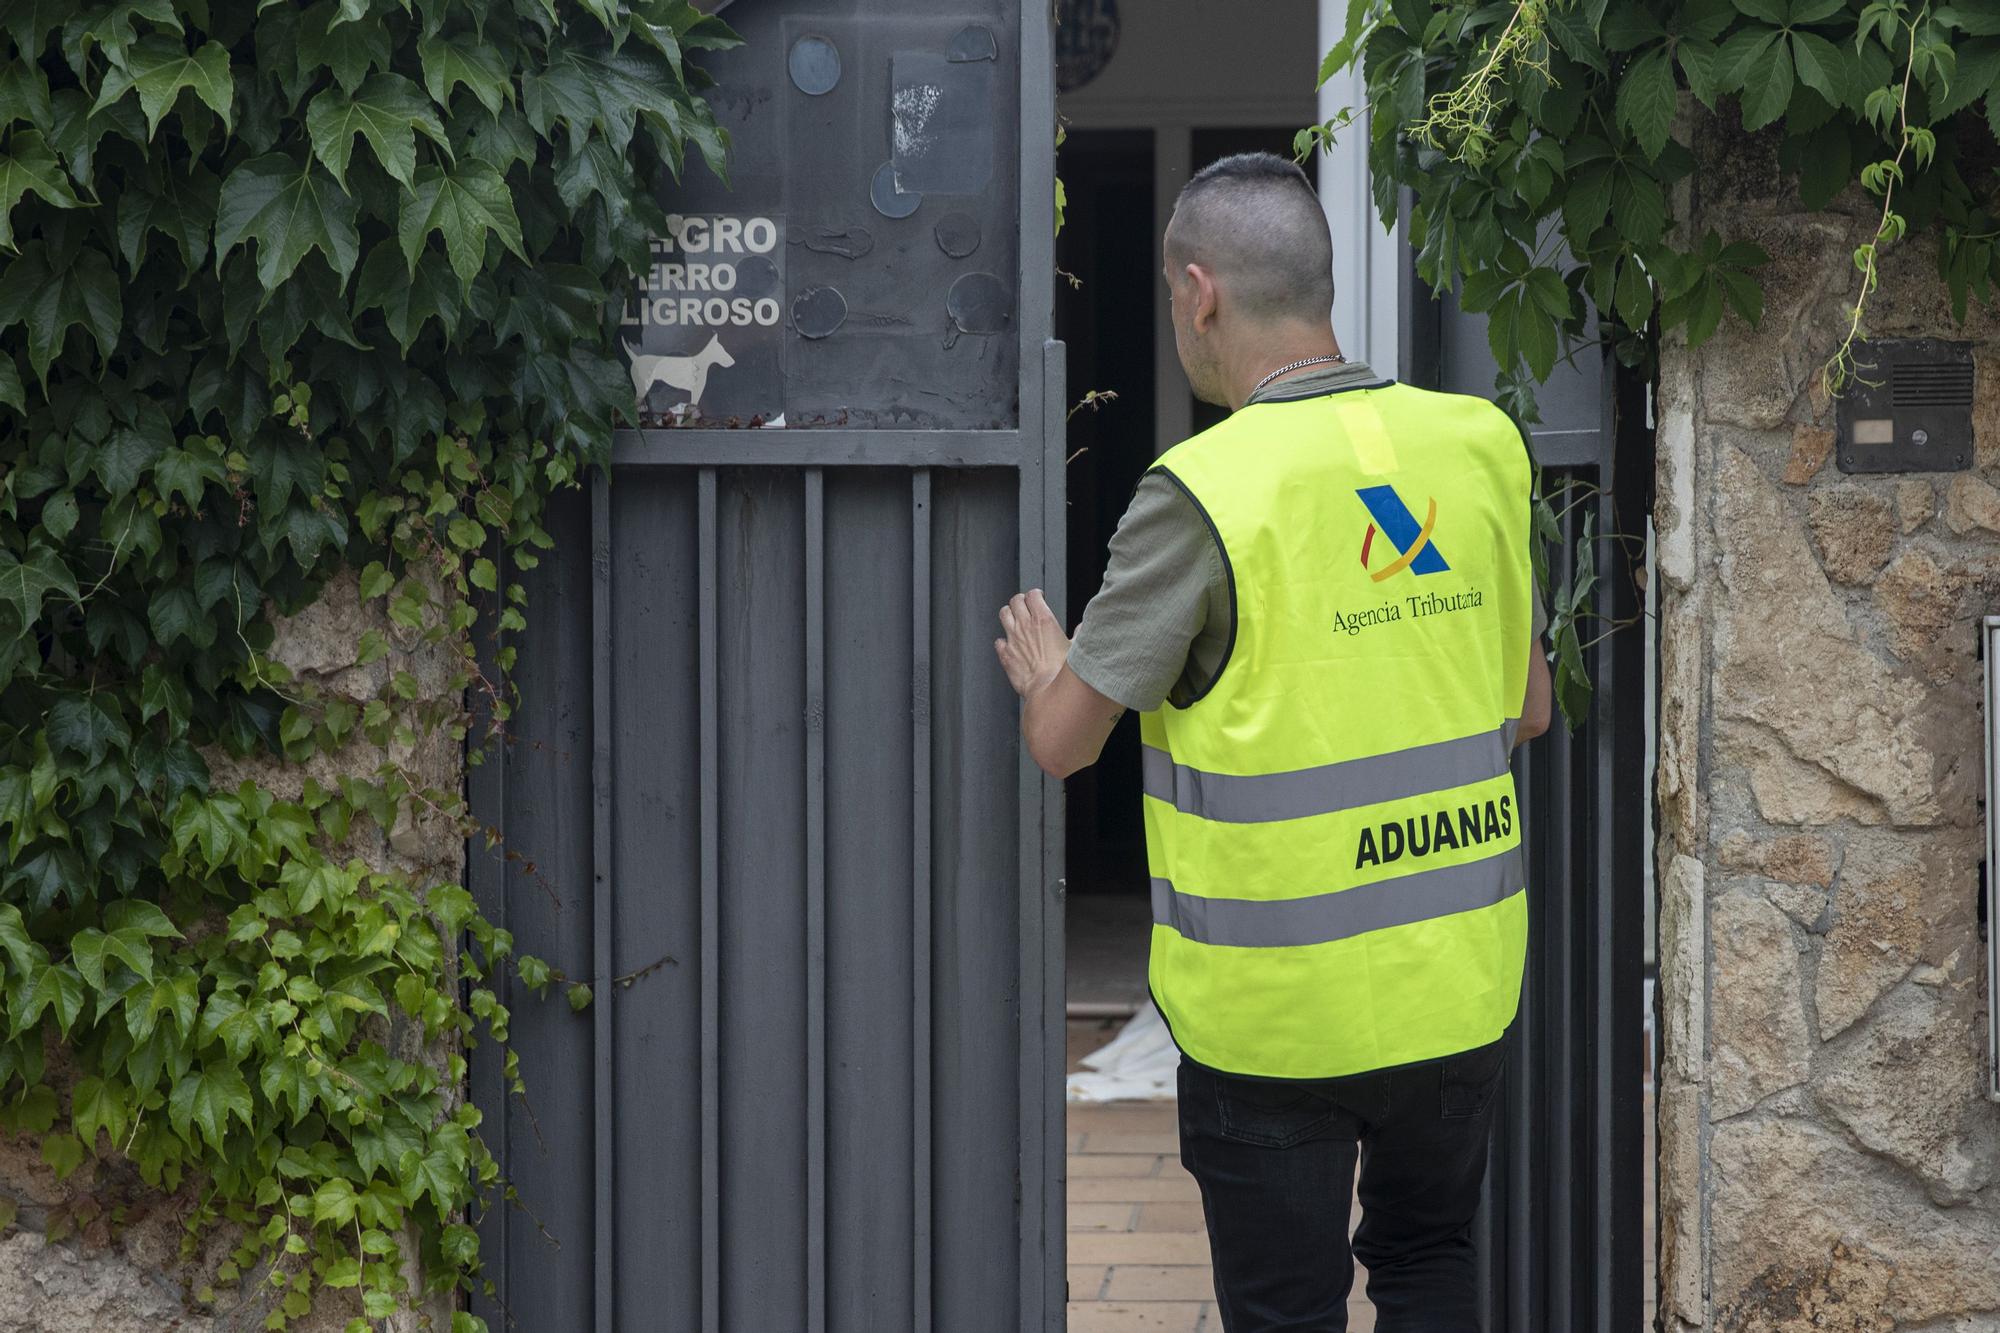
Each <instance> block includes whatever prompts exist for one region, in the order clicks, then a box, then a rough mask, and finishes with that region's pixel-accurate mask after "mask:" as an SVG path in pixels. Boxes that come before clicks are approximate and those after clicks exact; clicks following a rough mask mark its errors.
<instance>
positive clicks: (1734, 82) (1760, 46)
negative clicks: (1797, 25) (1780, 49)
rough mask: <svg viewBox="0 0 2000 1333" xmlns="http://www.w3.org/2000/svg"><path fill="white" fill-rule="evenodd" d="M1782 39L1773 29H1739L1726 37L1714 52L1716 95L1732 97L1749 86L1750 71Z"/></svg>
mask: <svg viewBox="0 0 2000 1333" xmlns="http://www.w3.org/2000/svg"><path fill="white" fill-rule="evenodd" d="M1781 36H1782V34H1780V33H1779V32H1778V30H1777V29H1775V28H1739V29H1738V30H1737V31H1735V32H1732V33H1730V34H1729V36H1728V38H1726V39H1725V40H1724V41H1723V43H1722V46H1721V48H1720V49H1719V50H1718V51H1717V52H1716V57H1715V77H1716V87H1717V89H1718V90H1719V91H1721V92H1725V93H1733V92H1736V91H1738V90H1739V89H1741V88H1742V87H1743V86H1744V85H1745V84H1746V83H1748V82H1749V80H1750V76H1751V71H1752V70H1753V69H1755V68H1756V66H1757V63H1758V62H1759V61H1761V60H1763V59H1764V58H1765V57H1766V56H1767V55H1768V54H1769V52H1770V50H1771V47H1772V46H1773V45H1774V44H1776V43H1777V42H1778V41H1779V38H1780V37H1781Z"/></svg>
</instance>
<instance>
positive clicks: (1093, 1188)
mask: <svg viewBox="0 0 2000 1333" xmlns="http://www.w3.org/2000/svg"><path fill="white" fill-rule="evenodd" d="M1069 1201H1070V1202H1071V1203H1072V1204H1075V1203H1154V1202H1167V1203H1183V1202H1193V1203H1200V1202H1201V1188H1200V1187H1199V1186H1198V1185H1196V1184H1195V1183H1194V1177H1193V1176H1190V1175H1188V1174H1187V1173H1186V1172H1185V1171H1181V1170H1178V1169H1176V1170H1173V1171H1169V1172H1163V1173H1161V1174H1160V1175H1159V1176H1157V1177H1154V1176H1102V1177H1090V1178H1086V1179H1082V1180H1078V1179H1075V1178H1072V1179H1071V1180H1070V1182H1069Z"/></svg>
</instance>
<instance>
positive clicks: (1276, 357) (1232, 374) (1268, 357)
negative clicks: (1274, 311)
mask: <svg viewBox="0 0 2000 1333" xmlns="http://www.w3.org/2000/svg"><path fill="white" fill-rule="evenodd" d="M1339 356H1340V342H1339V340H1338V339H1336V338H1335V337H1334V336H1333V330H1332V329H1330V328H1326V327H1323V326H1322V327H1317V328H1315V327H1310V326H1307V325H1296V326H1290V327H1287V328H1284V329H1274V330H1273V331H1272V332H1271V334H1270V335H1269V336H1268V337H1263V338H1259V339H1257V340H1256V342H1255V343H1253V344H1252V345H1251V346H1249V347H1247V348H1245V349H1244V350H1243V352H1242V353H1241V354H1240V355H1238V356H1236V357H1232V358H1231V364H1230V366H1229V369H1228V374H1227V383H1228V396H1229V410H1230V411H1232V412H1235V411H1239V410H1241V409H1242V407H1243V405H1244V404H1245V403H1247V402H1249V401H1250V395H1251V394H1252V393H1254V392H1256V390H1257V386H1258V384H1259V383H1260V382H1262V381H1264V380H1265V378H1266V377H1267V376H1271V375H1272V372H1273V371H1280V370H1285V368H1286V367H1287V366H1290V365H1292V364H1293V363H1294V362H1297V361H1308V362H1310V363H1311V365H1308V366H1299V367H1298V368H1297V369H1295V370H1289V371H1286V373H1285V374H1282V375H1277V376H1275V377H1274V378H1272V379H1271V380H1270V382H1271V383H1273V384H1278V383H1282V382H1283V381H1284V380H1286V379H1288V378H1290V377H1291V376H1292V375H1297V374H1301V373H1303V372H1304V371H1306V370H1309V369H1314V368H1317V367H1319V366H1323V365H1325V364H1326V363H1327V362H1328V361H1332V360H1334V359H1336V358H1338V357H1339Z"/></svg>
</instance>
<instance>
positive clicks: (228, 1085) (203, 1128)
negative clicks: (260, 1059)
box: [167, 1066, 255, 1152]
mask: <svg viewBox="0 0 2000 1333" xmlns="http://www.w3.org/2000/svg"><path fill="white" fill-rule="evenodd" d="M254 1111H255V1107H254V1106H253V1105H252V1104H251V1101H250V1085H249V1084H247V1083H245V1082H244V1081H243V1074H242V1072H241V1071H240V1070H238V1069H236V1068H235V1067H234V1066H224V1067H222V1068H209V1067H206V1066H204V1067H203V1068H202V1069H201V1070H200V1071H198V1072H197V1071H195V1070H189V1071H188V1072H187V1074H185V1075H184V1076H182V1077H181V1078H180V1079H178V1080H176V1081H175V1083H174V1089H173V1092H172V1094H171V1095H170V1096H169V1097H168V1098H167V1123H168V1124H170V1125H172V1126H173V1128H174V1132H175V1133H176V1134H178V1135H180V1136H181V1138H182V1139H184V1140H186V1141H187V1142H189V1143H193V1142H194V1139H193V1137H192V1135H191V1133H190V1131H191V1130H199V1131H200V1133H201V1137H202V1138H203V1139H204V1140H206V1141H207V1143H208V1146H209V1147H210V1148H211V1149H213V1150H214V1151H216V1152H221V1151H222V1136H223V1134H224V1133H225V1132H226V1129H227V1126H228V1123H229V1119H230V1117H232V1116H234V1117H235V1118H236V1119H238V1120H240V1121H241V1122H242V1123H243V1124H244V1126H245V1127H246V1128H247V1127H250V1126H251V1125H252V1124H253V1122H252V1120H251V1116H252V1115H253V1114H254Z"/></svg>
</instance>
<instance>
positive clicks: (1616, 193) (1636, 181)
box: [1611, 168, 1667, 246]
mask: <svg viewBox="0 0 2000 1333" xmlns="http://www.w3.org/2000/svg"><path fill="white" fill-rule="evenodd" d="M1611 213H1612V216H1613V217H1614V218H1615V219H1617V222H1618V234H1619V235H1621V236H1623V237H1624V238H1625V240H1626V241H1627V242H1628V243H1629V244H1631V245H1634V246H1652V245H1656V244H1658V242H1659V240H1660V238H1661V237H1662V236H1664V235H1666V231H1667V195H1666V191H1664V190H1662V189H1661V188H1660V183H1659V181H1657V180H1655V179H1654V178H1653V177H1652V176H1650V175H1648V174H1647V173H1646V172H1644V171H1639V170H1636V169H1631V168H1628V169H1626V170H1622V171H1620V172H1619V173H1618V175H1617V179H1616V181H1615V182H1614V183H1613V184H1612V187H1611Z"/></svg>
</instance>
